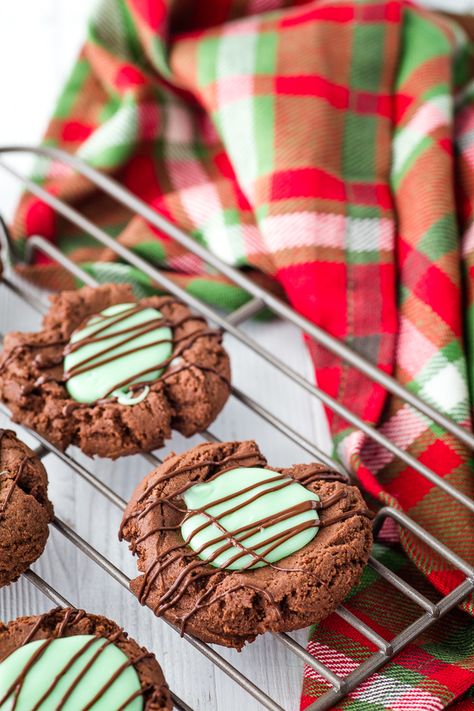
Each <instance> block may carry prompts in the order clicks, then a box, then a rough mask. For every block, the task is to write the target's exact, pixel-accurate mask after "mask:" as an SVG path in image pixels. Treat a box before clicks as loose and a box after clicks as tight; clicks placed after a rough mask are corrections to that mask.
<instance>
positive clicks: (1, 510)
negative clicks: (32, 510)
mask: <svg viewBox="0 0 474 711" xmlns="http://www.w3.org/2000/svg"><path fill="white" fill-rule="evenodd" d="M7 435H15V433H14V432H13V430H5V429H2V428H0V448H1V446H2V441H3V438H4V437H6V436H7ZM33 458H34V457H33V455H29V456H28V455H27V456H25V457H23V459H22V460H21V462H20V464H19V466H18V469H17V470H16V473H15V475H14V477H13V479H11V481H10V486H9V488H8V491H7V495H6V497H5V498H4V500H3V501H2V503H0V520H1V519H2V518H3V516H4V514H5V511H6V510H7V506H8V504H9V503H10V500H11V498H12V496H13V492H14V491H15V487H16V486H17V484H18V482H19V481H20V478H21V476H22V474H23V472H24V470H25V467H26V465H27V464H28V462H29V461H30V460H32V459H33ZM8 474H9V471H8V470H4V471H0V481H1V479H2V475H3V476H5V475H8ZM0 705H1V704H0Z"/></svg>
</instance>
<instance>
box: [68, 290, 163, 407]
mask: <svg viewBox="0 0 474 711" xmlns="http://www.w3.org/2000/svg"><path fill="white" fill-rule="evenodd" d="M135 306H136V304H117V305H115V306H110V307H109V308H107V309H105V310H104V311H102V312H101V313H100V314H99V315H98V316H93V317H92V318H91V319H90V320H89V321H88V323H87V325H86V326H85V327H84V328H81V329H80V330H79V331H75V332H74V333H73V334H72V337H71V340H70V344H75V343H78V342H80V341H83V340H85V339H89V338H91V337H93V336H94V334H97V335H96V340H94V341H92V342H85V343H84V345H79V347H78V348H77V350H74V351H72V352H71V353H68V354H67V355H66V357H65V358H64V372H65V373H70V377H69V379H68V380H67V381H66V389H67V391H68V393H69V395H70V396H71V397H72V398H73V399H74V400H76V402H81V403H93V402H95V401H96V400H100V399H101V398H103V397H106V396H107V395H109V394H112V393H113V391H114V390H119V392H118V393H115V395H118V401H119V403H120V404H122V405H134V404H136V403H137V402H141V401H142V400H143V399H144V398H145V397H146V396H147V394H148V389H147V388H144V390H143V392H142V391H140V390H136V391H130V390H129V388H130V384H132V383H137V382H141V381H153V380H156V379H157V378H159V377H160V375H161V374H162V372H163V369H159V368H156V366H157V365H159V364H160V363H163V362H164V361H166V359H167V358H169V357H170V355H171V354H172V351H173V344H172V337H173V335H172V331H171V329H170V328H168V327H167V326H161V327H160V326H157V327H156V328H151V329H150V328H149V327H148V329H147V324H149V323H150V322H152V321H156V320H157V319H160V318H162V314H161V312H160V311H158V310H157V309H153V308H145V309H141V310H140V311H138V312H134V313H130V315H129V316H124V314H125V313H126V311H127V310H131V309H133V308H134V307H135ZM121 315H122V317H121ZM118 319H120V320H118ZM107 324H109V325H107ZM104 326H105V327H106V328H104ZM158 341H161V342H160V343H158ZM105 361H107V362H105ZM83 368H84V370H83V372H79V371H80V370H81V369H83ZM141 373H143V375H140V374H141ZM134 376H136V377H134ZM124 381H127V382H128V384H127V385H126V386H125V387H122V386H121V384H122V383H123V382H124Z"/></svg>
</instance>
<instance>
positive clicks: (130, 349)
mask: <svg viewBox="0 0 474 711" xmlns="http://www.w3.org/2000/svg"><path fill="white" fill-rule="evenodd" d="M221 341H222V334H221V332H220V331H218V330H214V329H211V328H209V326H208V325H207V323H206V322H205V321H204V319H202V318H201V317H199V316H196V315H194V314H192V313H191V312H190V311H189V309H188V308H187V307H186V306H185V305H184V304H182V303H181V302H180V301H177V300H176V299H174V298H172V297H170V296H164V297H158V296H153V297H150V298H147V299H143V300H141V301H137V300H136V299H134V297H133V294H132V291H131V289H130V287H128V286H127V285H118V284H107V285H104V286H100V287H97V288H92V287H84V288H83V289H79V290H77V291H66V292H63V293H61V294H59V295H58V296H54V297H52V305H51V308H50V310H49V312H48V314H47V315H46V316H45V318H44V321H43V329H42V330H41V331H40V332H39V333H19V332H14V333H10V334H8V335H7V337H6V338H5V347H4V351H3V354H2V356H1V358H0V397H1V398H2V399H3V401H4V402H5V403H6V404H7V405H8V407H9V408H10V409H11V411H12V414H13V418H14V420H15V421H17V422H22V423H24V424H26V425H28V426H29V427H31V428H32V429H34V430H36V431H37V432H39V433H40V434H42V435H44V436H45V437H46V438H47V439H49V440H50V441H51V442H52V443H53V444H54V445H55V446H57V447H58V448H59V449H61V450H64V449H66V447H67V446H68V445H70V444H75V445H78V446H79V447H80V448H81V449H82V450H83V451H84V452H85V453H86V454H89V455H94V454H97V455H99V456H103V457H111V458H113V459H115V458H116V457H119V456H121V455H125V454H134V453H138V452H143V451H150V450H153V449H156V448H158V447H161V446H162V445H163V443H164V441H165V439H166V438H168V437H170V436H171V430H172V429H175V430H178V431H179V432H181V433H182V434H184V435H186V436H191V435H193V434H195V433H196V432H198V431H200V430H203V429H205V428H206V427H208V425H209V424H210V423H211V422H212V421H213V420H214V419H215V417H216V416H217V414H218V413H219V412H220V410H221V409H222V407H223V405H224V403H225V401H226V400H227V397H228V395H229V390H230V382H229V381H230V366H229V358H228V356H227V354H226V352H225V350H224V348H223V347H222V344H221Z"/></svg>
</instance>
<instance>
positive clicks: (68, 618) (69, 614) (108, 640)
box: [0, 608, 167, 711]
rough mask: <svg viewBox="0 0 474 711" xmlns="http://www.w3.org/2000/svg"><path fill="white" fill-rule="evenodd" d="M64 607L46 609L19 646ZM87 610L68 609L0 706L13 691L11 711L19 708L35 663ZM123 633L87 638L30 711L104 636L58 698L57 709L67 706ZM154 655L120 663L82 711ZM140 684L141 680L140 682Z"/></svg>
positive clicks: (134, 695) (134, 696)
mask: <svg viewBox="0 0 474 711" xmlns="http://www.w3.org/2000/svg"><path fill="white" fill-rule="evenodd" d="M60 610H61V608H56V609H54V610H52V611H51V612H47V613H45V614H44V615H41V616H40V617H39V618H38V619H37V620H36V622H35V624H34V625H33V627H32V628H31V630H30V631H29V632H28V634H27V635H26V637H25V639H24V640H23V641H22V643H21V645H20V646H24V645H26V644H28V643H29V642H32V641H34V638H35V637H36V634H37V633H38V631H39V630H40V628H41V626H42V624H43V622H44V621H45V620H46V619H47V618H48V617H50V616H53V615H55V614H57V613H58V612H59V611H60ZM84 615H85V613H84V611H83V610H73V609H69V610H67V611H66V613H65V615H64V619H63V620H62V621H61V623H60V624H59V625H58V626H57V629H56V630H55V631H54V632H53V633H52V636H51V637H49V638H48V639H45V640H44V642H43V644H41V645H40V646H39V647H38V649H37V650H36V651H35V653H34V654H33V656H32V657H31V659H29V660H28V662H27V664H26V665H25V666H24V668H23V669H22V671H21V672H20V674H19V675H18V677H17V678H16V679H15V680H14V682H13V683H12V684H11V685H10V687H9V688H8V689H7V691H6V692H5V694H4V695H3V697H2V698H1V699H0V707H1V706H2V705H3V704H4V703H6V702H7V701H8V700H9V699H10V697H11V696H12V694H13V704H12V706H11V711H15V709H16V708H17V704H18V700H19V697H20V694H21V692H22V690H23V688H24V685H25V682H26V679H27V676H28V674H29V672H30V671H31V670H32V669H33V667H34V666H35V664H37V663H38V661H39V660H40V659H41V657H42V656H43V654H44V653H45V652H46V650H47V649H48V647H49V646H50V645H51V644H52V643H53V642H54V641H55V640H57V639H60V638H62V637H64V636H65V633H66V630H67V628H68V627H69V626H70V625H71V626H72V625H75V624H77V623H78V622H79V620H81V619H82V618H83V617H84ZM121 634H122V630H118V631H116V632H114V633H113V634H111V635H110V636H109V637H104V636H103V635H94V636H93V638H92V639H88V640H85V642H84V644H83V646H82V647H81V648H80V649H79V650H78V651H77V652H76V653H75V654H74V656H73V657H71V659H70V660H69V662H68V663H67V664H66V665H65V666H64V667H63V669H61V671H60V673H59V674H57V675H56V676H55V677H54V679H53V680H52V682H51V684H50V686H49V687H48V688H47V690H46V691H45V692H44V694H43V696H42V697H41V698H40V699H39V700H38V701H37V703H36V704H35V706H34V707H32V709H31V711H38V710H39V708H40V707H41V705H42V704H43V703H44V702H45V701H47V699H48V698H49V697H50V696H51V694H52V693H53V692H54V690H55V689H56V687H57V685H58V684H59V682H60V681H61V679H62V678H63V677H64V675H65V674H66V673H67V672H68V671H69V669H71V667H72V666H73V665H74V664H75V663H76V662H77V661H78V660H79V659H80V658H81V657H82V656H83V655H84V654H85V653H86V652H87V650H88V649H89V648H90V647H91V645H92V644H93V643H94V642H96V641H97V640H98V639H104V642H103V644H101V645H100V647H99V648H98V649H97V650H96V651H95V652H94V654H93V656H92V657H91V659H90V660H89V661H88V662H87V664H85V666H84V667H83V669H82V670H81V672H80V673H79V674H78V675H77V676H76V677H75V678H74V679H73V680H72V683H71V685H70V686H69V687H68V689H67V690H66V691H65V693H64V695H63V696H62V698H61V700H60V701H59V704H58V705H57V706H56V707H55V709H56V711H60V710H61V709H63V708H64V706H65V704H66V702H67V700H68V699H69V698H70V696H71V694H72V693H73V691H74V689H75V688H76V687H77V685H78V684H79V683H80V681H81V679H83V677H84V676H85V674H86V673H87V672H88V671H89V670H90V669H91V668H92V667H93V666H94V664H95V663H96V661H97V659H98V658H99V657H100V655H101V654H102V653H103V651H104V650H105V649H106V648H107V647H108V646H110V645H111V644H114V643H115V642H116V641H117V639H118V638H119V637H120V635H121ZM151 657H153V655H152V654H151V653H150V652H142V653H141V654H139V655H138V656H136V657H134V658H129V659H127V660H126V661H125V662H123V664H122V665H121V666H119V667H118V668H117V669H116V670H115V672H114V673H113V674H111V675H110V677H109V678H108V679H107V681H106V682H105V683H104V685H103V686H102V687H101V688H100V689H99V691H98V692H97V694H96V695H95V696H94V698H93V699H91V700H90V702H89V703H88V704H87V705H86V706H85V707H84V709H83V710H82V711H89V709H91V708H92V707H93V706H94V704H96V703H97V702H98V701H99V700H100V699H101V697H102V696H104V694H105V693H106V692H107V691H108V690H109V689H110V687H111V686H112V685H113V684H114V682H115V681H116V680H117V679H118V678H119V677H120V676H121V675H122V674H123V673H124V672H125V671H126V669H128V668H129V667H130V666H133V665H136V664H138V663H140V662H141V661H143V660H144V659H146V658H151ZM140 683H141V682H140ZM153 688H154V687H153V686H152V685H146V686H142V688H140V689H138V690H136V691H134V692H133V693H132V694H131V695H130V696H129V697H128V698H127V699H126V700H125V701H124V702H123V704H122V705H121V706H120V708H119V709H117V711H121V710H123V709H125V708H127V706H128V705H129V704H130V703H131V702H132V701H133V700H135V699H137V698H138V697H139V696H146V695H147V694H148V693H149V692H150V691H152V690H153ZM162 688H167V684H166V683H163V684H162Z"/></svg>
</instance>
